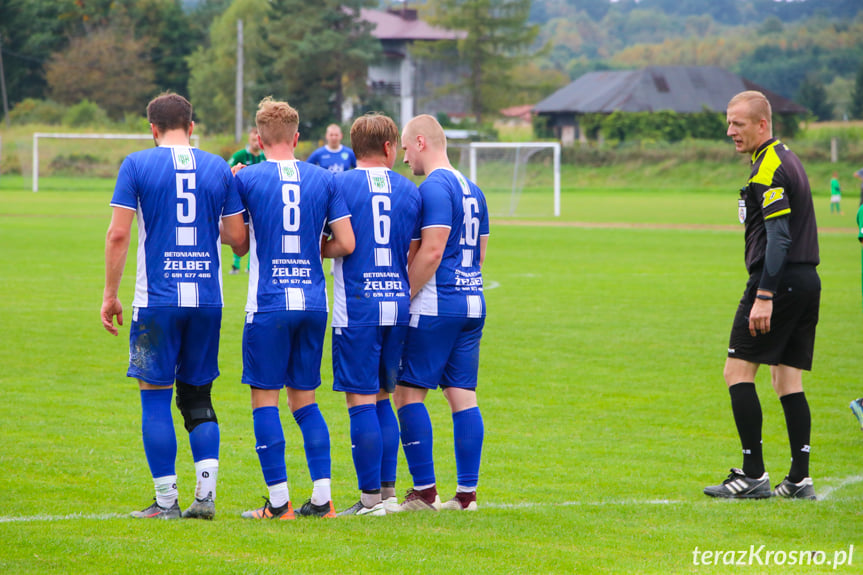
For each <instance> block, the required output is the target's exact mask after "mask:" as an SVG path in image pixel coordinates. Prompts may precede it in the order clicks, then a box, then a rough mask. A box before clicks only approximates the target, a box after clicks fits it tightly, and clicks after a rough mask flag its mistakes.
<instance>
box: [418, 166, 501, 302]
mask: <svg viewBox="0 0 863 575" xmlns="http://www.w3.org/2000/svg"><path fill="white" fill-rule="evenodd" d="M419 190H420V196H421V197H422V211H423V215H422V228H423V229H425V228H434V227H445V228H449V237H448V238H447V243H446V248H445V249H444V253H443V258H442V259H441V262H440V265H439V266H438V269H437V271H436V272H435V274H434V276H432V278H431V279H430V280H429V281H428V282H427V283H426V284H425V285H424V286H423V288H422V289H421V290H420V292H419V293H418V294H417V295H416V297H414V299H413V301H412V302H411V309H410V312H411V314H418V315H431V316H455V317H476V318H479V317H485V298H484V297H483V291H482V289H483V284H482V272H481V271H480V261H479V260H480V246H479V243H480V242H479V238H480V237H481V236H488V235H489V225H488V208H487V207H486V203H485V196H484V195H483V193H482V190H480V189H479V187H478V186H477V185H476V184H474V183H473V182H471V181H470V180H468V179H467V178H465V177H464V176H463V175H462V174H461V172H458V171H457V170H450V169H444V168H438V169H436V170H434V171H433V172H432V173H430V174H429V175H428V177H426V179H425V181H424V182H423V183H422V184H420V186H419Z"/></svg>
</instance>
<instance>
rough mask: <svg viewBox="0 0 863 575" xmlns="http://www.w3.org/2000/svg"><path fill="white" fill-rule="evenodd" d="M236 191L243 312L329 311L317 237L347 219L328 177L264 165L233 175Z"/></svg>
mask: <svg viewBox="0 0 863 575" xmlns="http://www.w3.org/2000/svg"><path fill="white" fill-rule="evenodd" d="M237 187H238V191H239V194H240V198H241V199H242V201H243V205H244V206H245V207H246V210H247V211H248V213H249V295H248V299H247V300H246V311H247V312H269V311H328V310H327V307H328V306H327V291H326V290H327V286H326V279H325V278H324V270H323V267H322V266H321V236H322V234H323V231H324V226H325V224H326V223H327V222H334V221H336V220H340V219H342V218H349V217H350V216H351V214H350V212H349V211H348V207H347V205H346V204H345V201H344V199H342V196H341V194H340V193H339V191H338V190H336V189H335V187H334V186H333V175H332V174H331V173H330V172H328V171H327V170H324V169H323V168H319V167H317V166H314V165H312V164H308V163H306V162H301V161H299V160H281V161H277V160H267V161H266V162H261V163H260V164H255V165H254V166H249V167H247V168H243V169H242V170H240V171H239V172H237Z"/></svg>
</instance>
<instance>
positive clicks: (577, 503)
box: [482, 499, 688, 509]
mask: <svg viewBox="0 0 863 575" xmlns="http://www.w3.org/2000/svg"><path fill="white" fill-rule="evenodd" d="M679 503H688V502H687V501H678V500H674V499H646V500H638V499H622V500H618V501H564V502H563V503H530V502H525V503H483V505H482V507H483V509H529V508H532V507H567V506H590V507H603V506H605V505H676V504H679Z"/></svg>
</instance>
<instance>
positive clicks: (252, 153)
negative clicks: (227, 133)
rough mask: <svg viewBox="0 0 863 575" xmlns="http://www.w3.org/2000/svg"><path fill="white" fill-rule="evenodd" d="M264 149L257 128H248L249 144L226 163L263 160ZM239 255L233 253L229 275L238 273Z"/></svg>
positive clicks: (236, 164) (255, 162)
mask: <svg viewBox="0 0 863 575" xmlns="http://www.w3.org/2000/svg"><path fill="white" fill-rule="evenodd" d="M266 159H267V158H266V156H264V151H263V150H262V149H261V142H260V140H259V138H258V129H257V128H252V129H251V130H249V144H248V145H247V146H246V147H245V148H243V149H242V150H237V151H236V152H234V155H233V156H231V159H230V160H228V165H230V166H231V167H232V168H233V167H234V166H238V165H240V164H242V165H244V166H251V165H252V164H258V163H260V162H263V161H265V160H266ZM241 259H242V258H240V256H238V255H236V254H234V263H233V264H232V265H231V275H234V274H238V273H240V260H241ZM246 271H249V264H248V263H246Z"/></svg>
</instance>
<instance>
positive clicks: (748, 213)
mask: <svg viewBox="0 0 863 575" xmlns="http://www.w3.org/2000/svg"><path fill="white" fill-rule="evenodd" d="M740 198H741V200H742V202H741V203H742V205H741V208H744V211H741V214H740V215H741V221H742V222H743V223H745V225H746V269H747V270H749V272H750V273H752V270H753V269H754V268H758V267H760V266H761V265H763V263H764V253H765V250H766V248H767V232H766V230H765V227H764V221H765V220H769V219H771V218H778V217H785V216H787V217H788V222H789V228H790V231H791V247H790V249H789V250H788V255H787V257H786V260H785V261H786V262H787V263H798V264H812V265H818V263H819V261H820V260H819V255H818V228H817V226H816V224H815V209H814V207H813V205H812V192H811V191H810V189H809V178H808V177H807V176H806V172H805V171H804V170H803V165H802V164H801V163H800V159H799V158H798V157H797V156H796V155H795V154H794V152H792V151H791V150H789V149H788V147H787V146H786V145H785V144H783V143H782V142H780V141H779V140H777V139H775V138H771V139H770V140H768V141H767V142H765V143H764V144H762V145H761V146H760V147H759V148H758V149H757V150H756V151H755V152H754V153H753V154H752V172H751V174H750V176H749V181H748V182H747V185H746V186H745V187H744V188H743V189H742V190H741V191H740Z"/></svg>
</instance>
